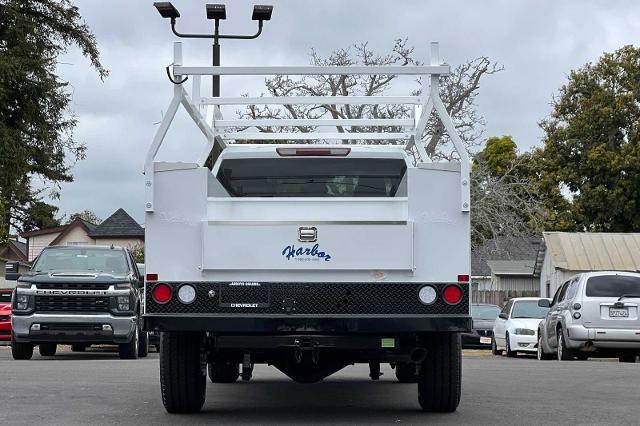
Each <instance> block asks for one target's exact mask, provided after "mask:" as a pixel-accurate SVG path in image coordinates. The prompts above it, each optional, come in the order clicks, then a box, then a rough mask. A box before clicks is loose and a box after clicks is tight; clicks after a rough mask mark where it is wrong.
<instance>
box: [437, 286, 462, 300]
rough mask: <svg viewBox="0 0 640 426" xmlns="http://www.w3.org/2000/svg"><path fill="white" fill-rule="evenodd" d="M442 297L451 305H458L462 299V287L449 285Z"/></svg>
mask: <svg viewBox="0 0 640 426" xmlns="http://www.w3.org/2000/svg"><path fill="white" fill-rule="evenodd" d="M442 298H443V299H444V301H445V302H447V303H448V304H450V305H457V304H458V303H460V301H461V300H462V289H461V288H460V287H458V286H457V285H448V286H446V287H445V288H444V291H443V292H442Z"/></svg>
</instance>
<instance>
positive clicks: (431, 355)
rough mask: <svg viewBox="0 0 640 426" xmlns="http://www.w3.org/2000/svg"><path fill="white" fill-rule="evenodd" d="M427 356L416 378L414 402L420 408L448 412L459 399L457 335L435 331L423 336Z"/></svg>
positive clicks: (459, 370)
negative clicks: (416, 400) (416, 391)
mask: <svg viewBox="0 0 640 426" xmlns="http://www.w3.org/2000/svg"><path fill="white" fill-rule="evenodd" d="M423 340H424V345H425V348H426V349H427V357H426V358H425V359H424V361H422V365H421V368H420V375H419V378H418V402H419V403H420V406H421V407H422V410H423V411H429V412H435V413H451V412H454V411H456V408H458V404H459V403H460V392H461V389H462V383H461V380H462V348H461V345H460V335H458V334H455V333H435V334H429V335H425V336H424V337H423Z"/></svg>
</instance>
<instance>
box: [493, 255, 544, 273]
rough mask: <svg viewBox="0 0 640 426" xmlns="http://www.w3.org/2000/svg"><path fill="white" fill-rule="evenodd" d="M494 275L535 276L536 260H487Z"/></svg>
mask: <svg viewBox="0 0 640 426" xmlns="http://www.w3.org/2000/svg"><path fill="white" fill-rule="evenodd" d="M487 264H488V265H489V268H491V273H492V274H493V275H498V276H502V275H512V276H513V275H515V276H533V272H534V268H535V266H536V260H535V259H532V260H487Z"/></svg>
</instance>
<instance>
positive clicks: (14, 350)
mask: <svg viewBox="0 0 640 426" xmlns="http://www.w3.org/2000/svg"><path fill="white" fill-rule="evenodd" d="M11 355H13V359H31V357H32V356H33V343H21V342H16V339H15V338H14V337H13V334H12V335H11Z"/></svg>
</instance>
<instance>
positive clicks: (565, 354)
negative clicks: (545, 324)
mask: <svg viewBox="0 0 640 426" xmlns="http://www.w3.org/2000/svg"><path fill="white" fill-rule="evenodd" d="M557 333H558V334H557V340H556V341H557V342H558V351H557V353H556V355H557V359H558V361H572V360H573V352H572V351H571V349H569V348H568V347H567V344H566V342H565V341H564V333H563V332H562V328H559V329H558V332H557Z"/></svg>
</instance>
